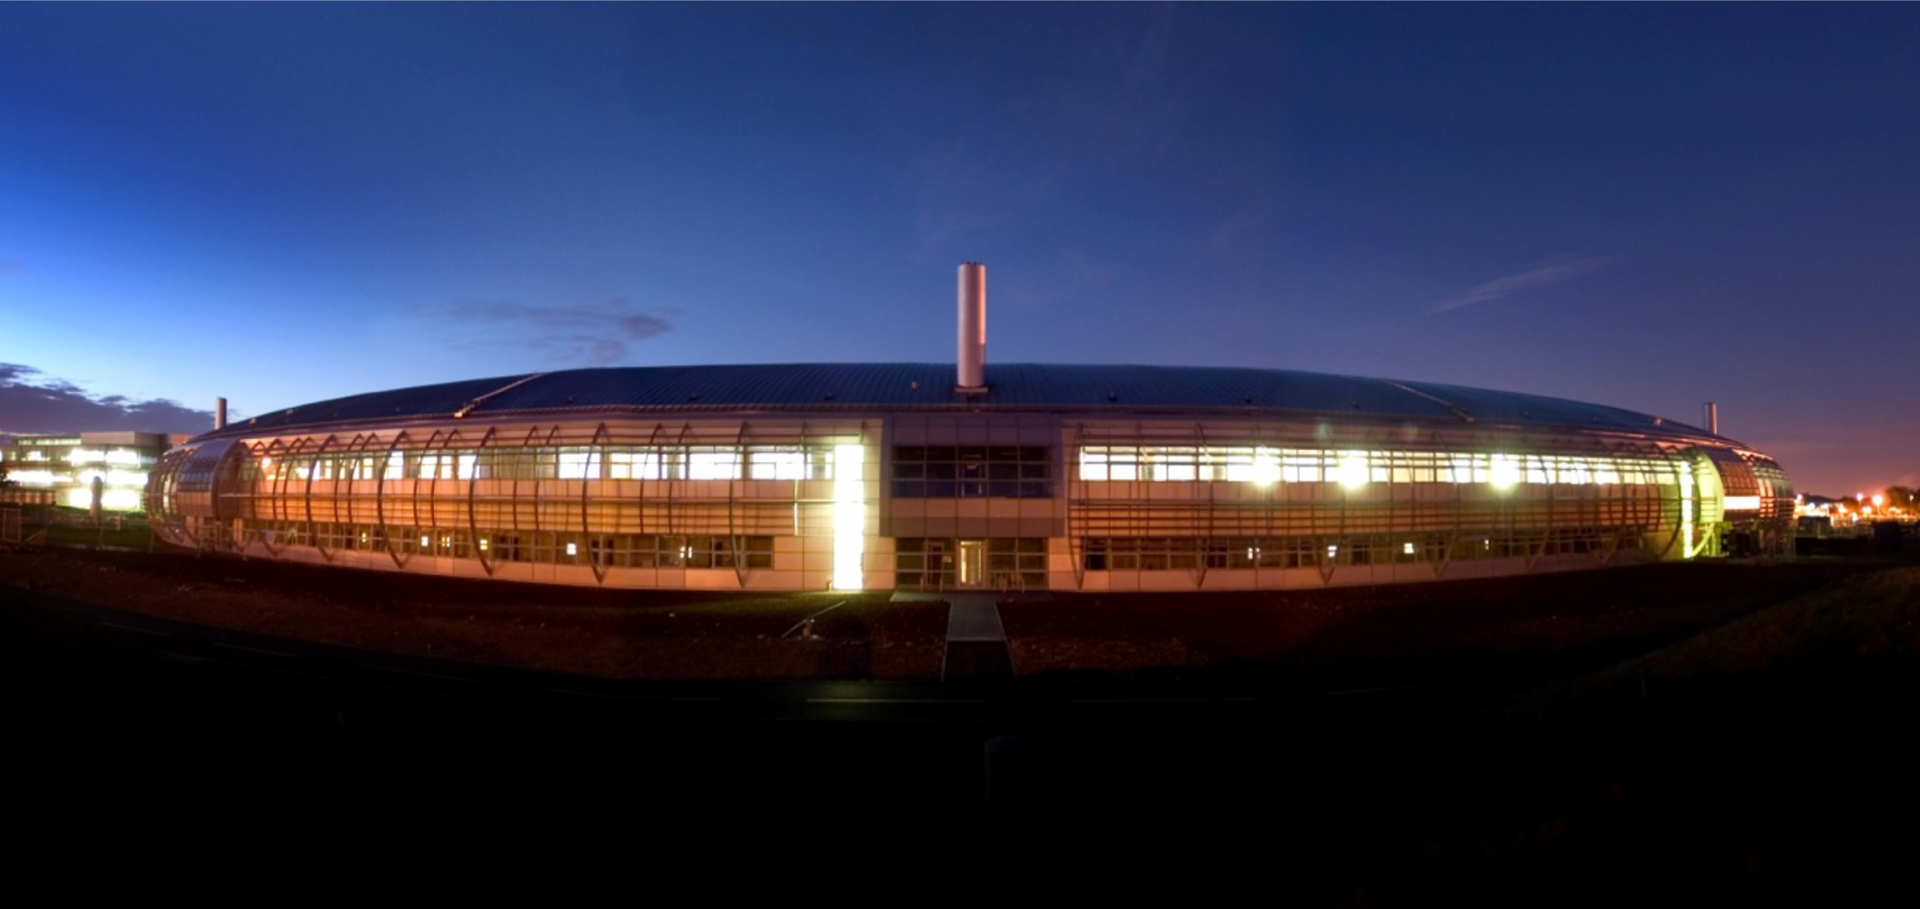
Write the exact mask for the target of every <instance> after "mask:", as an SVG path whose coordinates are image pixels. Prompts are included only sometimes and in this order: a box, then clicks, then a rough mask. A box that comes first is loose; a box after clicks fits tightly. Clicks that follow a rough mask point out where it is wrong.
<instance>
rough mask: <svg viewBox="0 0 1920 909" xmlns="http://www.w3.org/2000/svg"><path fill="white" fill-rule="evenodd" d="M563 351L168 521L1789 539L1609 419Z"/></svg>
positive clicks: (287, 428) (1517, 546) (467, 532)
mask: <svg viewBox="0 0 1920 909" xmlns="http://www.w3.org/2000/svg"><path fill="white" fill-rule="evenodd" d="M984 284H985V276H984V272H983V270H982V269H981V267H980V266H978V265H976V264H968V265H963V266H961V268H960V292H959V295H958V296H959V307H958V310H959V335H960V339H959V345H958V358H957V359H958V363H957V365H956V364H938V363H935V364H928V363H857V364H844V363H843V364H791V365H757V366H680V367H633V368H608V369H577V370H567V371H561V372H547V373H536V374H531V375H514V376H501V377H497V378H488V379H474V380H470V381H462V382H451V383H447V384H442V385H430V386H424V387H419V388H406V389H400V390H395V391H379V392H372V393H369V394H362V395H356V396H352V397H346V398H339V399H335V400H330V401H320V402H317V403H313V404H303V405H300V406H298V407H290V408H287V409H284V410H280V411H275V412H273V413H270V414H267V415H264V416H260V417H257V418H254V419H251V420H247V421H245V422H244V423H234V424H231V425H225V426H223V427H220V428H217V429H215V430H214V431H213V432H209V433H207V434H204V435H201V436H199V437H197V438H194V439H192V440H191V441H189V442H187V443H186V444H183V445H180V446H178V447H176V448H174V449H173V450H172V451H170V452H169V453H168V454H167V455H166V456H165V457H164V458H163V459H162V461H161V463H160V464H159V465H158V466H157V467H156V469H155V470H154V471H153V473H152V476H151V480H150V482H149V485H148V487H147V494H146V496H147V509H148V512H149V515H150V517H151V519H152V521H153V523H154V526H155V528H156V532H157V533H158V535H159V536H160V538H161V539H163V540H164V541H166V542H168V543H171V544H174V545H177V546H184V547H194V548H200V549H209V550H220V551H228V552H237V553H244V554H246V555H248V556H251V557H257V558H269V559H280V560H286V561H294V562H305V563H311V564H316V565H334V566H340V567H346V568H361V569H378V570H385V571H402V572H414V573H425V574H436V575H448V576H460V577H473V578H498V579H505V580H516V581H535V582H544V583H556V584H580V585H598V586H607V587H631V588H706V589H755V590H819V589H823V588H841V589H903V590H921V589H926V590H940V589H956V588H986V589H1027V590H1033V589H1053V590H1084V591H1095V590H1156V591H1180V590H1216V589H1255V588H1307V587H1320V586H1325V585H1346V584H1380V583H1400V582H1415V581H1433V580H1442V579H1450V578H1466V577H1484V576H1492V575H1512V574H1525V573H1529V572H1542V571H1560V570H1569V569H1590V568H1602V567H1607V566H1620V565H1631V564H1640V563H1645V562H1651V561H1659V560H1682V559H1693V558H1699V557H1707V556H1720V555H1726V554H1732V553H1748V552H1751V553H1767V552H1777V551H1781V547H1782V546H1783V545H1785V544H1786V543H1787V542H1790V541H1789V539H1788V536H1787V527H1788V522H1789V521H1790V520H1791V515H1792V511H1793V491H1792V489H1791V487H1790V485H1789V483H1788V480H1787V477H1786V475H1785V473H1784V472H1783V471H1782V470H1781V469H1780V467H1779V465H1778V464H1776V463H1775V462H1774V461H1773V460H1772V459H1770V458H1768V457H1767V456H1766V455H1764V454H1762V453H1760V452H1758V451H1754V450H1753V449H1751V448H1748V447H1747V446H1745V445H1742V444H1741V443H1739V442H1736V441H1734V440H1732V439H1728V438H1724V437H1722V436H1719V435H1717V434H1715V433H1712V432H1709V431H1707V430H1704V429H1700V428H1697V427H1694V426H1690V425H1684V424H1681V423H1676V422H1673V421H1671V420H1664V419H1661V418H1659V417H1654V416H1648V415H1645V414H1639V413H1633V412H1630V411H1626V410H1620V409H1617V408H1613V407H1604V406H1600V405H1595V404H1583V403H1578V402H1574V401H1566V400H1559V399H1555V398H1547V397H1540V396H1535V395H1528V394H1518V393H1511V392H1500V391H1487V390H1483V389H1476V388H1462V387H1456V386H1451V385H1437V384H1432V383H1426V382H1414V381H1398V380H1384V379H1369V378H1355V377H1349V376H1336V375H1321V374H1314V373H1304V372H1294V371H1288V370H1278V369H1240V368H1220V367H1166V366H1084V365H1044V364H1011V363H1009V364H988V363H986V362H985V357H984V351H985V334H986V331H985V294H984Z"/></svg>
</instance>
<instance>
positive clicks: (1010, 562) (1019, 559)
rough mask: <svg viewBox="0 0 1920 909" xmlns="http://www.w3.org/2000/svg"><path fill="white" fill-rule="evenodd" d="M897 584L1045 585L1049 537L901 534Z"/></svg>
mask: <svg viewBox="0 0 1920 909" xmlns="http://www.w3.org/2000/svg"><path fill="white" fill-rule="evenodd" d="M894 552H895V553H896V554H897V558H898V561H896V562H895V563H894V564H895V568H896V574H895V581H894V583H895V585H896V586H898V587H899V588H900V589H902V590H954V589H973V590H981V589H993V590H1044V589H1046V586H1047V541H1046V540H1045V539H1044V538H1040V537H1034V538H1025V537H1020V538H1014V537H990V538H987V539H972V540H960V539H941V538H939V537H899V538H897V539H896V540H895V541H894Z"/></svg>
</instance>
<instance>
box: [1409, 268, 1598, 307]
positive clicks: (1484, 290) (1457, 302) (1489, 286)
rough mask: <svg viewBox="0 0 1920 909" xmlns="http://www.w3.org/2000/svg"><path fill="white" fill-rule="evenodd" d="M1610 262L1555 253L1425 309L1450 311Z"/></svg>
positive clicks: (1562, 279) (1578, 274)
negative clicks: (1540, 261)
mask: <svg viewBox="0 0 1920 909" xmlns="http://www.w3.org/2000/svg"><path fill="white" fill-rule="evenodd" d="M1613 261H1614V257H1612V256H1571V255H1569V256H1557V257H1555V258H1552V259H1548V260H1547V261H1545V262H1542V263H1541V264H1539V265H1536V266H1534V267H1532V268H1529V269H1527V270H1526V271H1523V272H1520V273H1518V274H1512V275H1507V276H1506V277H1504V278H1495V279H1493V280H1491V281H1488V282H1486V283H1484V284H1478V285H1475V286H1474V287H1473V288H1472V289H1471V290H1468V291H1467V292H1466V293H1463V294H1460V295H1459V296H1455V297H1448V298H1447V299H1445V300H1441V301H1440V302H1438V303H1435V304H1433V307H1432V308H1431V309H1429V310H1427V311H1428V312H1429V313H1442V312H1450V311H1452V310H1456V309H1460V308H1462V307H1466V306H1472V305H1474V304H1476V303H1486V302H1488V301H1491V300H1498V299H1500V298H1501V297H1505V296H1510V295H1512V294H1516V293H1519V292H1520V291H1523V290H1531V289H1533V288H1535V287H1543V286H1545V285H1548V284H1557V283H1559V282H1561V281H1566V280H1569V279H1572V278H1577V277H1579V276H1581V275H1584V274H1586V273H1588V272H1590V271H1594V270H1595V269H1599V268H1603V267H1605V266H1607V265H1608V264H1611V263H1612V262H1613Z"/></svg>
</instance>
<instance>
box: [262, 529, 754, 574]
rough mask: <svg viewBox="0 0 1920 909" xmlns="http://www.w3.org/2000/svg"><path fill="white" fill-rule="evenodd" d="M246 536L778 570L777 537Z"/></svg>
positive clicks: (272, 541) (371, 547) (370, 547)
mask: <svg viewBox="0 0 1920 909" xmlns="http://www.w3.org/2000/svg"><path fill="white" fill-rule="evenodd" d="M244 532H245V533H246V534H248V535H249V536H250V537H252V538H254V539H257V540H259V541H260V542H263V543H266V544H268V545H272V546H280V545H289V546H320V547H323V548H326V549H334V550H345V549H354V550H362V551H368V552H397V553H400V554H401V555H408V556H410V555H416V554H418V555H432V556H451V557H453V558H476V557H479V556H482V555H484V556H485V557H486V558H487V560H488V561H492V562H545V563H553V564H561V565H599V566H601V567H603V568H733V567H735V566H736V565H737V564H743V565H745V566H746V567H748V568H771V567H773V537H770V536H740V537H734V536H725V535H711V534H630V533H605V534H599V533H596V534H580V533H554V532H548V531H516V532H508V531H481V532H480V535H479V537H478V539H477V541H476V539H475V538H474V537H473V535H471V534H470V533H468V532H467V531H466V530H464V529H457V530H456V529H448V528H433V527H395V526H387V525H368V524H322V523H316V524H307V523H306V522H303V521H273V522H267V521H255V522H248V524H247V526H246V527H245V528H244Z"/></svg>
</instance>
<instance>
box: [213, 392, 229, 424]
mask: <svg viewBox="0 0 1920 909" xmlns="http://www.w3.org/2000/svg"><path fill="white" fill-rule="evenodd" d="M213 428H214V431H215V432H218V431H220V430H222V429H225V428H227V399H226V398H214V399H213Z"/></svg>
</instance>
